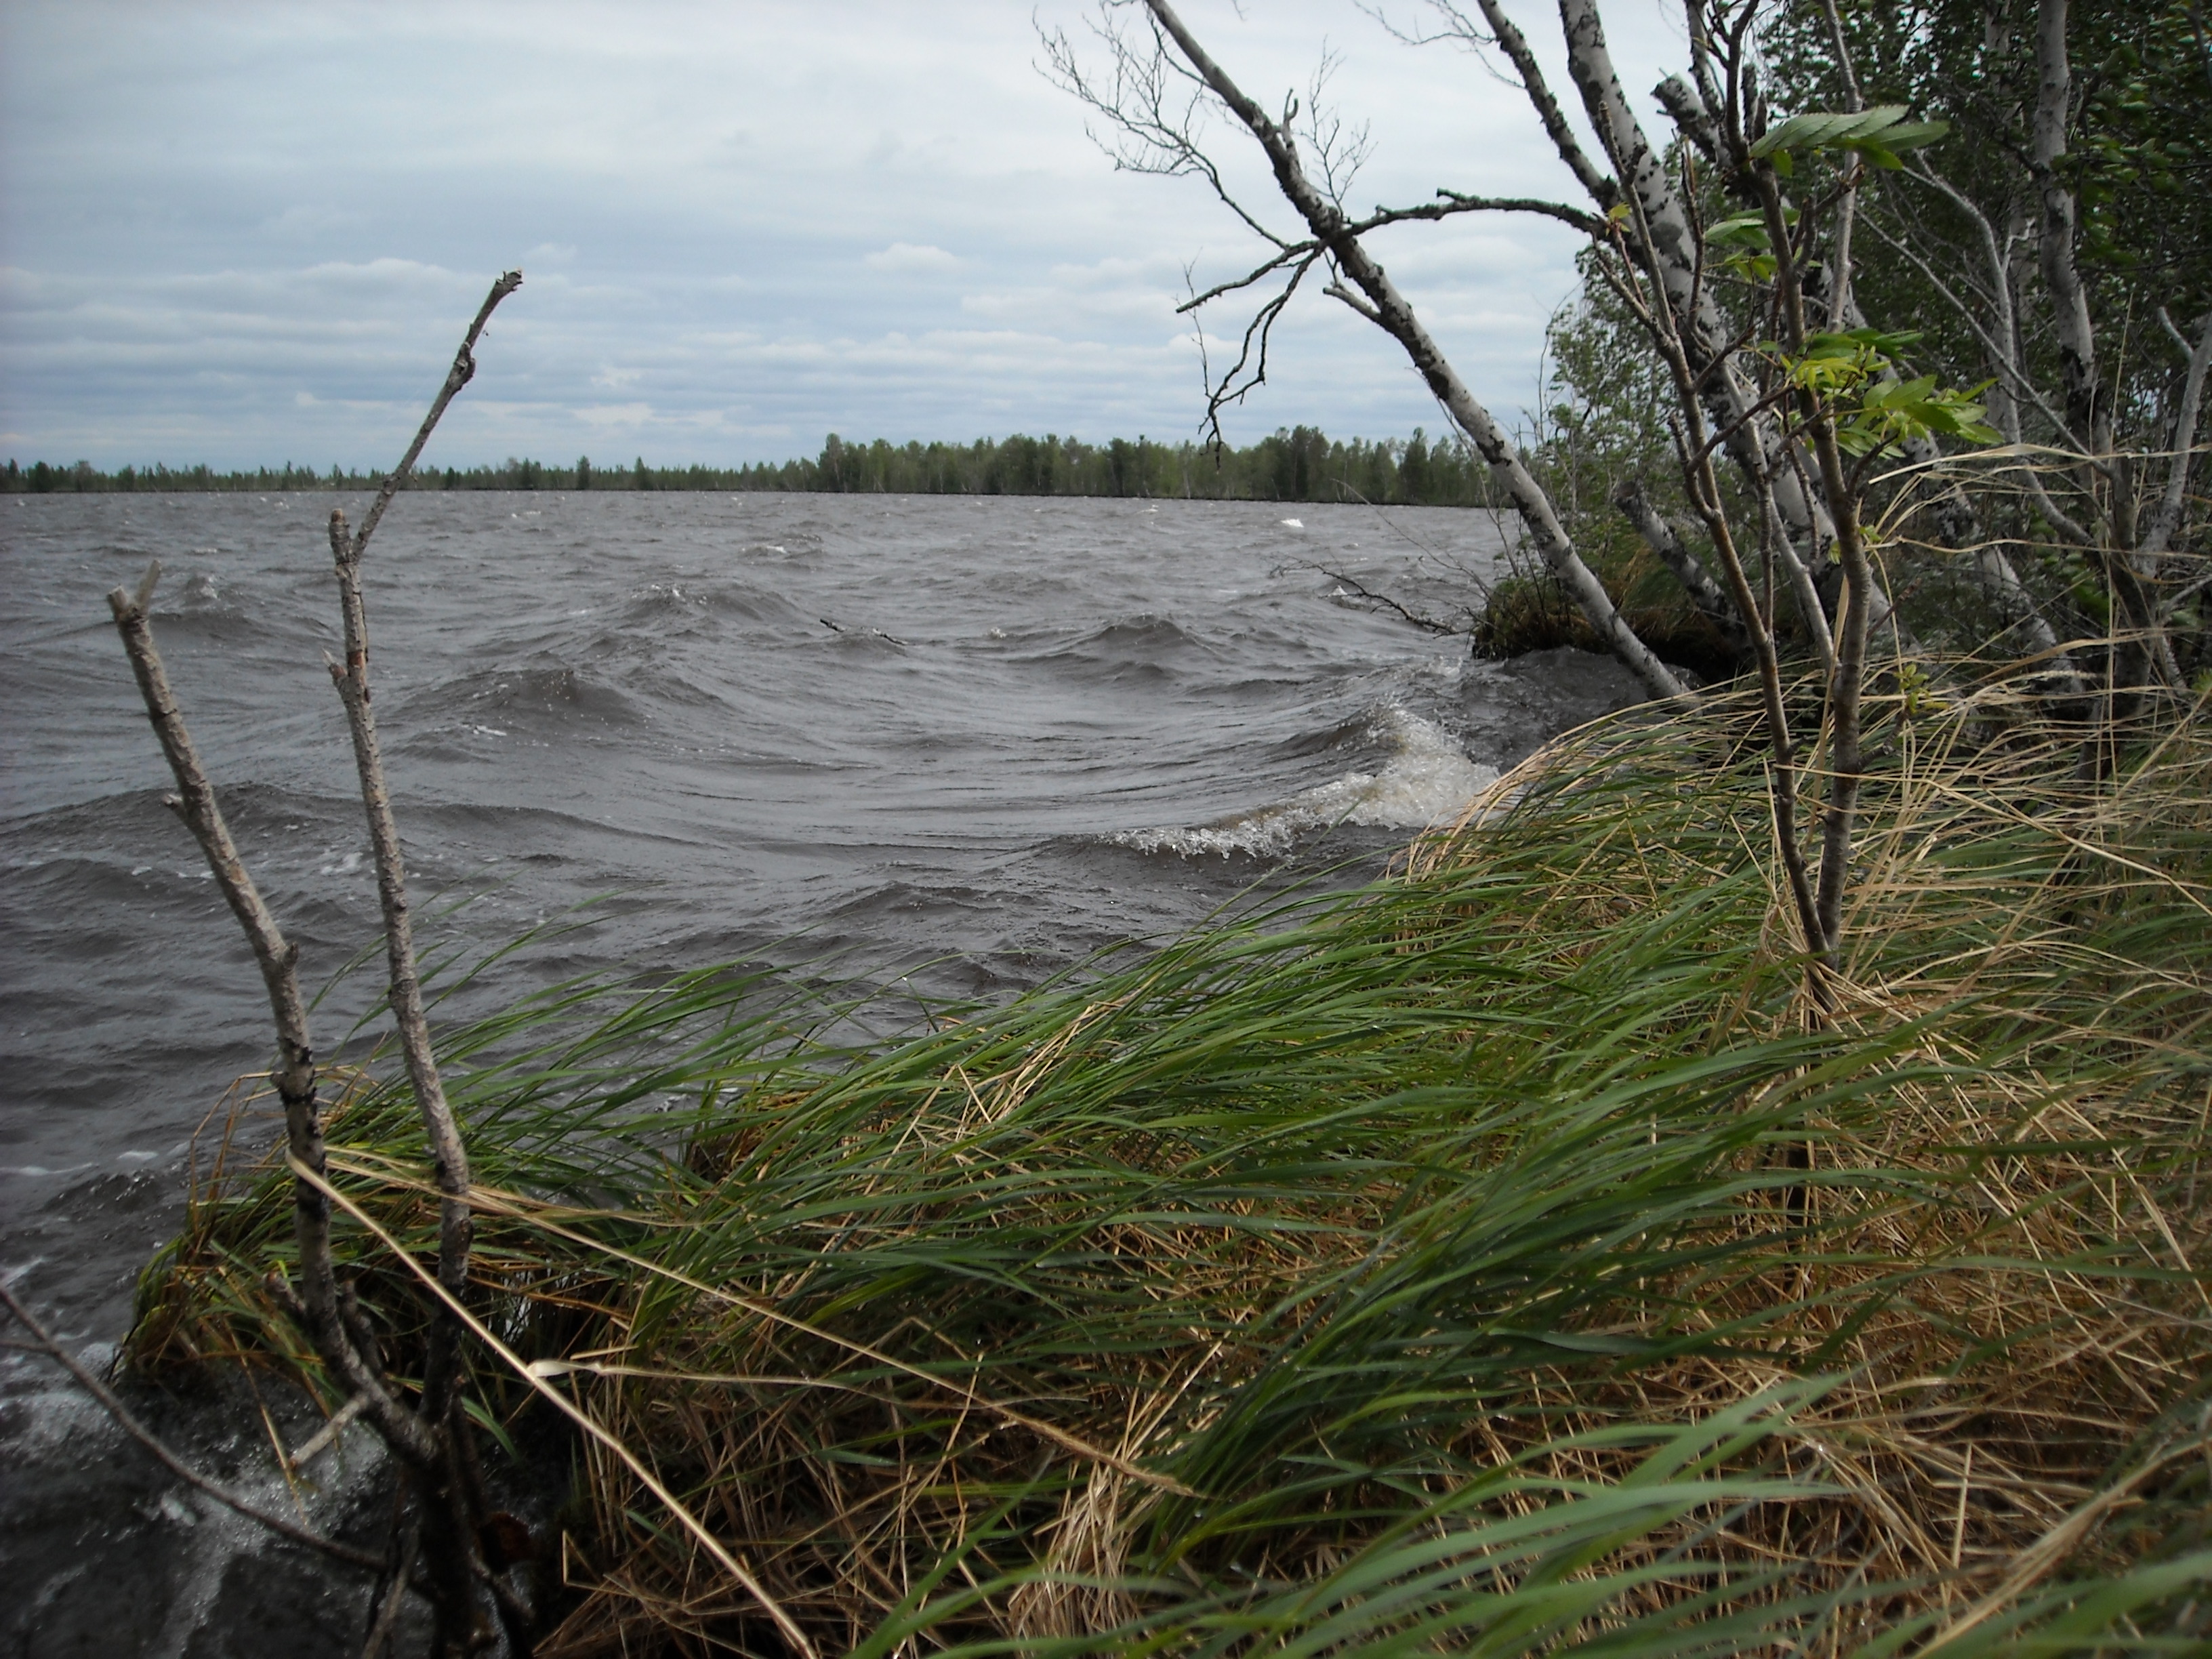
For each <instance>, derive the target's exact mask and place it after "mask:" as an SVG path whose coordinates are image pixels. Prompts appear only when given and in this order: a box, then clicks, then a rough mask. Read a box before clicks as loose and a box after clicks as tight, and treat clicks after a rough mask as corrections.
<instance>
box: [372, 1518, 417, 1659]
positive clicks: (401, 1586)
mask: <svg viewBox="0 0 2212 1659" xmlns="http://www.w3.org/2000/svg"><path fill="white" fill-rule="evenodd" d="M420 1553H422V1528H421V1527H420V1526H419V1525H414V1526H410V1527H409V1528H407V1536H406V1541H405V1542H404V1543H403V1544H402V1545H401V1546H400V1547H399V1549H398V1553H397V1554H396V1555H395V1556H394V1557H393V1559H392V1560H391V1561H390V1562H389V1563H388V1564H387V1571H388V1576H389V1577H390V1579H391V1583H390V1586H389V1588H387V1587H386V1584H385V1583H383V1581H382V1580H380V1581H379V1582H378V1583H377V1589H378V1590H379V1592H380V1594H379V1595H377V1596H376V1597H375V1599H374V1601H373V1603H372V1606H373V1607H374V1616H373V1617H372V1618H371V1619H370V1620H369V1626H368V1635H367V1636H365V1637H363V1638H362V1644H361V1659H380V1656H381V1655H382V1654H383V1652H384V1650H385V1644H386V1643H387V1642H389V1641H390V1640H391V1639H392V1631H393V1630H394V1629H395V1628H396V1627H397V1626H398V1623H399V1609H400V1607H401V1605H402V1604H403V1603H404V1601H406V1599H407V1586H408V1581H409V1580H410V1579H411V1578H412V1577H414V1576H415V1559H416V1556H417V1555H419V1554H420Z"/></svg>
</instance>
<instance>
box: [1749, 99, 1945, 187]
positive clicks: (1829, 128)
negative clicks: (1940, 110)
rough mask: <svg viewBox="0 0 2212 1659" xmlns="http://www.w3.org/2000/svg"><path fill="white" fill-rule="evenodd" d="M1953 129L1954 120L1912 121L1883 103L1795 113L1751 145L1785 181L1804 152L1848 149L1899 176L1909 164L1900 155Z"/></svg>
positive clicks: (1900, 109) (1754, 153)
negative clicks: (1848, 109) (1849, 109)
mask: <svg viewBox="0 0 2212 1659" xmlns="http://www.w3.org/2000/svg"><path fill="white" fill-rule="evenodd" d="M1950 130H1951V124H1950V123H1949V122H1948V121H1913V120H1908V119H1907V118H1906V111H1905V106H1904V105H1902V104H1883V105H1881V106H1877V107H1875V108H1874V109H1868V110H1859V111H1857V112H1851V113H1845V114H1833V113H1815V114H1805V115H1793V116H1791V117H1790V118H1789V119H1788V120H1786V121H1784V122H1783V123H1782V125H1779V126H1778V127H1773V128H1771V129H1769V131H1767V132H1766V134H1765V136H1764V137H1761V138H1760V139H1759V142H1758V143H1754V144H1753V146H1752V147H1751V154H1752V159H1753V160H1754V161H1771V162H1772V163H1773V164H1774V170H1775V171H1776V172H1777V173H1781V174H1782V175H1783V176H1784V178H1788V177H1790V176H1791V175H1792V173H1794V172H1795V170H1796V162H1795V153H1796V152H1798V151H1802V152H1804V153H1806V154H1808V155H1811V154H1813V153H1814V152H1816V151H1820V150H1848V151H1851V152H1854V153H1856V154H1857V155H1863V156H1864V157H1865V158H1866V159H1867V161H1869V162H1870V163H1871V164H1872V165H1874V166H1875V167H1882V168H1885V169H1887V170H1889V171H1892V172H1894V171H1895V170H1896V169H1897V168H1899V167H1902V166H1903V165H1904V163H1903V162H1902V161H1900V160H1899V152H1900V151H1903V150H1908V149H1920V148H1921V147H1922V146H1923V145H1926V144H1932V143H1935V142H1936V140H1937V139H1939V138H1941V137H1943V135H1944V134H1946V133H1948V131H1950Z"/></svg>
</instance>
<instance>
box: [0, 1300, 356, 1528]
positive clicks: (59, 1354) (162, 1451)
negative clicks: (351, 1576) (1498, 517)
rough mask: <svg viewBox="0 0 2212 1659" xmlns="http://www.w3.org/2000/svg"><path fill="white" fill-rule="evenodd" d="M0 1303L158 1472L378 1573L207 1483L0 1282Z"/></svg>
mask: <svg viewBox="0 0 2212 1659" xmlns="http://www.w3.org/2000/svg"><path fill="white" fill-rule="evenodd" d="M0 1302H5V1303H6V1304H8V1311H9V1313H11V1314H13V1315H14V1316H15V1322H16V1323H18V1324H20V1325H21V1326H22V1328H24V1329H25V1330H27V1331H28V1332H29V1333H30V1334H31V1339H32V1342H33V1345H34V1346H36V1347H37V1348H38V1350H39V1352H41V1353H43V1354H45V1355H46V1357H47V1358H50V1359H52V1360H53V1361H54V1362H55V1363H56V1364H58V1365H60V1366H61V1368H62V1369H63V1370H66V1371H67V1372H68V1373H69V1374H70V1376H72V1377H74V1378H76V1383H77V1386H78V1387H79V1388H81V1389H83V1390H84V1391H85V1392H86V1393H87V1394H88V1395H91V1396H92V1397H93V1398H94V1400H97V1401H99V1402H100V1406H101V1407H102V1408H103V1409H105V1410H106V1413H107V1414H108V1415H109V1416H110V1417H112V1418H113V1419H115V1423H116V1426H117V1427H118V1428H120V1429H121V1430H122V1431H124V1433H125V1434H127V1435H129V1436H130V1437H131V1438H132V1439H133V1440H136V1441H137V1443H139V1444H140V1445H142V1446H143V1447H144V1448H145V1449H147V1450H148V1451H149V1452H151V1453H152V1454H153V1455H154V1457H155V1461H156V1462H159V1463H160V1464H161V1467H162V1468H165V1469H167V1470H168V1471H169V1473H170V1474H173V1475H175V1476H176V1477H177V1478H178V1479H179V1480H182V1481H184V1482H185V1484H186V1485H187V1486H192V1487H195V1488H197V1490H198V1491H201V1492H205V1493H206V1494H207V1495H208V1496H209V1497H210V1498H214V1499H215V1500H216V1503H218V1504H222V1505H223V1506H224V1507H225V1508H227V1509H230V1510H235V1511H236V1512H237V1513H238V1514H240V1515H242V1516H245V1517H246V1519H247V1520H249V1521H251V1522H253V1523H254V1524H255V1525H256V1526H259V1527H266V1528H268V1529H269V1530H270V1532H273V1533H275V1534H276V1535H277V1536H278V1537H280V1538H289V1539H290V1540H291V1541H293V1542H294V1543H295V1544H301V1545H305V1546H306V1547H307V1548H309V1549H311V1550H314V1551H316V1552H318V1553H320V1554H323V1555H327V1556H328V1557H330V1558H331V1560H333V1561H343V1562H344V1563H345V1564H346V1565H348V1566H349V1567H365V1568H368V1570H369V1571H378V1570H380V1569H381V1568H382V1567H383V1565H384V1558H383V1557H382V1556H380V1555H378V1554H376V1553H374V1551H370V1550H364V1549H356V1547H354V1546H353V1545H351V1544H341V1543H339V1542H338V1541H337V1540H336V1539H334V1538H325V1537H324V1536H323V1535H322V1534H320V1533H319V1532H316V1531H314V1530H313V1529H312V1528H307V1527H303V1526H301V1525H300V1524H299V1523H298V1522H294V1521H288V1520H286V1519H285V1518H284V1517H283V1516H281V1515H271V1514H270V1512H269V1511H268V1510H264V1509H262V1508H260V1507H259V1506H258V1504H254V1503H253V1502H252V1500H251V1499H248V1498H241V1497H240V1496H239V1495H238V1494H237V1493H236V1492H233V1491H231V1489H230V1488H229V1487H228V1486H224V1485H223V1484H222V1482H221V1481H218V1480H210V1479H209V1478H208V1477H207V1476H206V1475H204V1474H201V1473H200V1472H199V1471H198V1470H197V1469H196V1468H193V1467H192V1466H191V1464H189V1463H187V1462H185V1460H184V1459H183V1458H181V1457H179V1455H177V1454H176V1453H175V1452H173V1451H172V1450H170V1449H169V1448H168V1447H167V1445H166V1444H164V1443H162V1441H161V1437H159V1436H157V1435H156V1434H155V1433H154V1431H152V1430H151V1429H149V1428H148V1427H147V1426H146V1425H144V1424H143V1423H141V1422H140V1421H139V1420H138V1419H137V1417H136V1416H134V1415H132V1413H131V1408H130V1407H128V1406H125V1404H124V1403H123V1402H122V1401H120V1400H118V1398H116V1396H115V1392H114V1390H113V1389H110V1388H109V1387H108V1386H107V1385H106V1383H102V1382H101V1381H100V1379H99V1378H98V1377H96V1376H94V1375H93V1374H92V1373H91V1372H90V1371H89V1370H86V1369H85V1367H84V1366H83V1365H82V1364H80V1363H79V1362H78V1360H77V1358H76V1355H74V1354H72V1353H70V1352H69V1350H68V1349H66V1348H64V1347H63V1346H62V1345H61V1344H60V1343H58V1342H57V1341H55V1340H54V1339H53V1335H52V1333H51V1332H49V1331H48V1330H47V1329H46V1327H45V1326H44V1325H41V1324H40V1322H38V1320H37V1319H36V1318H35V1317H34V1316H33V1315H32V1312H31V1310H29V1309H28V1308H26V1307H25V1306H24V1305H23V1304H21V1302H19V1301H17V1300H16V1299H15V1292H14V1291H11V1290H9V1288H8V1286H7V1285H6V1284H5V1283H4V1282H0Z"/></svg>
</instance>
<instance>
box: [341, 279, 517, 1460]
mask: <svg viewBox="0 0 2212 1659" xmlns="http://www.w3.org/2000/svg"><path fill="white" fill-rule="evenodd" d="M521 286H522V273H521V272H520V271H519V270H510V271H507V273H506V274H504V275H503V276H501V277H500V279H499V280H498V281H497V282H495V283H493V284H492V285H491V291H490V292H489V294H487V295H485V296H484V302H483V305H482V306H480V307H477V314H476V317H475V319H474V320H472V321H471V323H470V324H469V328H468V332H467V333H466V334H465V335H464V336H463V337H462V339H461V344H460V349H459V350H458V351H456V352H455V353H454V354H453V368H451V369H450V370H448V371H447V374H446V381H445V384H444V385H443V386H441V387H440V388H439V389H438V395H437V397H436V398H435V399H434V400H433V401H432V403H431V404H430V412H429V413H428V415H426V416H423V417H422V425H421V427H419V428H417V429H416V434H415V441H414V442H412V443H411V444H410V445H408V447H407V453H406V454H404V456H402V457H401V458H400V461H399V465H398V466H397V467H395V468H394V469H392V473H391V475H390V476H389V477H386V479H385V481H384V488H383V489H382V490H380V492H379V493H378V495H377V498H376V501H375V503H374V505H373V506H372V507H370V508H369V510H368V517H367V518H365V519H364V520H362V526H361V529H360V531H359V532H358V533H355V532H349V531H348V529H347V527H346V520H345V514H344V513H340V512H336V511H333V512H332V513H331V524H330V532H331V560H332V562H333V563H334V565H335V566H336V568H337V583H338V607H339V611H340V613H341V615H342V616H343V620H344V624H345V652H346V654H345V661H344V663H343V665H341V664H339V663H337V662H335V661H331V659H329V658H328V657H327V656H326V657H325V659H324V660H325V662H326V663H328V664H329V666H330V671H331V681H332V682H333V683H334V684H336V685H337V690H338V696H339V699H340V701H342V702H343V703H344V704H345V711H346V722H347V725H348V726H349V727H350V728H351V731H352V734H353V751H354V761H355V765H356V769H357V771H358V772H359V774H360V776H361V799H362V806H363V808H364V809H365V810H366V811H367V812H368V837H369V847H370V850H371V852H372V854H373V855H374V859H375V862H376V891H377V898H378V900H379V902H380V904H381V906H382V908H383V911H384V948H385V956H386V962H387V964H388V966H389V969H390V975H389V976H390V981H391V987H392V995H391V1001H392V1020H393V1023H394V1024H396V1025H397V1026H398V1032H399V1045H400V1052H401V1054H402V1055H403V1056H404V1059H405V1061H406V1066H407V1079H408V1082H409V1083H410V1085H412V1086H413V1088H414V1091H415V1102H416V1109H417V1110H418V1111H420V1113H421V1114H422V1127H423V1131H424V1133H426V1134H428V1137H429V1141H430V1152H431V1157H432V1158H433V1160H434V1162H435V1165H436V1168H437V1176H438V1188H439V1191H440V1193H441V1194H442V1195H443V1201H442V1203H441V1206H440V1210H439V1227H438V1280H439V1283H440V1284H441V1285H444V1286H445V1288H446V1289H447V1291H449V1292H451V1293H453V1295H455V1296H459V1294H460V1293H461V1292H462V1291H464V1290H465V1289H466V1287H467V1285H468V1273H469V1243H470V1237H471V1216H470V1212H469V1201H468V1200H469V1155H468V1149H467V1147H466V1146H464V1145H463V1144H462V1140H461V1133H460V1129H459V1126H458V1125H457V1124H456V1123H455V1122H454V1121H453V1108H452V1107H451V1106H450V1105H448V1104H447V1101H446V1090H445V1084H444V1081H443V1080H442V1079H441V1078H440V1077H439V1075H438V1063H437V1060H436V1058H435V1055H434V1054H433V1053H432V1051H431V1047H430V1027H429V1022H428V1018H426V1017H425V1015H424V1012H423V1007H422V978H421V975H420V974H419V973H418V972H417V970H416V965H415V934H414V925H413V922H412V920H411V919H410V915H409V910H408V903H407V866H406V862H405V860H404V856H403V855H402V853H401V850H400V845H399V826H398V823H396V822H395V821H394V819H393V817H392V796H391V792H390V789H389V787H387V785H386V781H385V772H384V755H383V750H382V748H381V746H380V744H379V743H378V741H377V735H376V714H375V711H374V708H371V706H370V695H371V694H370V690H369V682H368V613H367V611H366V609H365V607H364V606H363V604H362V592H361V561H362V554H363V552H364V551H365V550H367V548H368V538H369V537H370V536H371V535H372V534H374V532H375V529H376V526H377V522H378V520H380V519H381V518H382V517H383V515H384V509H385V508H386V507H388V506H389V505H390V504H391V501H392V496H393V495H395V494H396V493H397V492H398V489H399V487H400V486H401V485H402V484H403V483H405V482H406V478H407V475H408V473H409V472H410V471H412V470H413V467H414V465H415V460H416V457H417V456H419V455H420V454H421V453H422V447H423V445H425V444H427V443H428V441H430V434H431V433H432V432H433V431H434V430H435V428H436V427H437V424H438V421H439V418H440V417H441V416H443V415H444V414H445V412H446V406H447V404H450V403H452V402H453V398H454V394H456V393H457V392H459V391H460V389H461V388H462V387H463V386H466V385H467V384H468V383H469V380H470V379H471V377H472V376H473V375H474V374H476V358H475V356H474V355H473V348H474V347H475V345H476V342H477V336H479V335H480V334H482V333H483V327H484V324H485V322H486V321H487V320H488V319H489V318H490V316H491V313H492V312H493V310H494V309H495V307H497V306H498V304H499V302H500V301H501V300H504V299H505V298H506V297H507V295H510V294H512V293H513V292H514V290H515V289H518V288H520V287H521ZM429 1358H430V1363H429V1365H428V1370H427V1371H426V1373H425V1375H424V1377H423V1390H422V1396H423V1397H422V1416H423V1418H424V1419H426V1420H427V1421H428V1422H430V1423H436V1422H439V1421H441V1420H442V1419H444V1417H445V1415H446V1409H447V1406H448V1405H449V1404H450V1403H451V1401H452V1398H453V1389H455V1388H456V1387H457V1386H458V1381H459V1370H458V1363H459V1328H458V1327H456V1326H455V1325H454V1323H453V1321H452V1320H451V1319H450V1318H445V1317H441V1318H440V1319H439V1321H438V1322H437V1324H436V1325H435V1327H434V1328H433V1332H432V1338H431V1344H430V1356H429Z"/></svg>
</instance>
